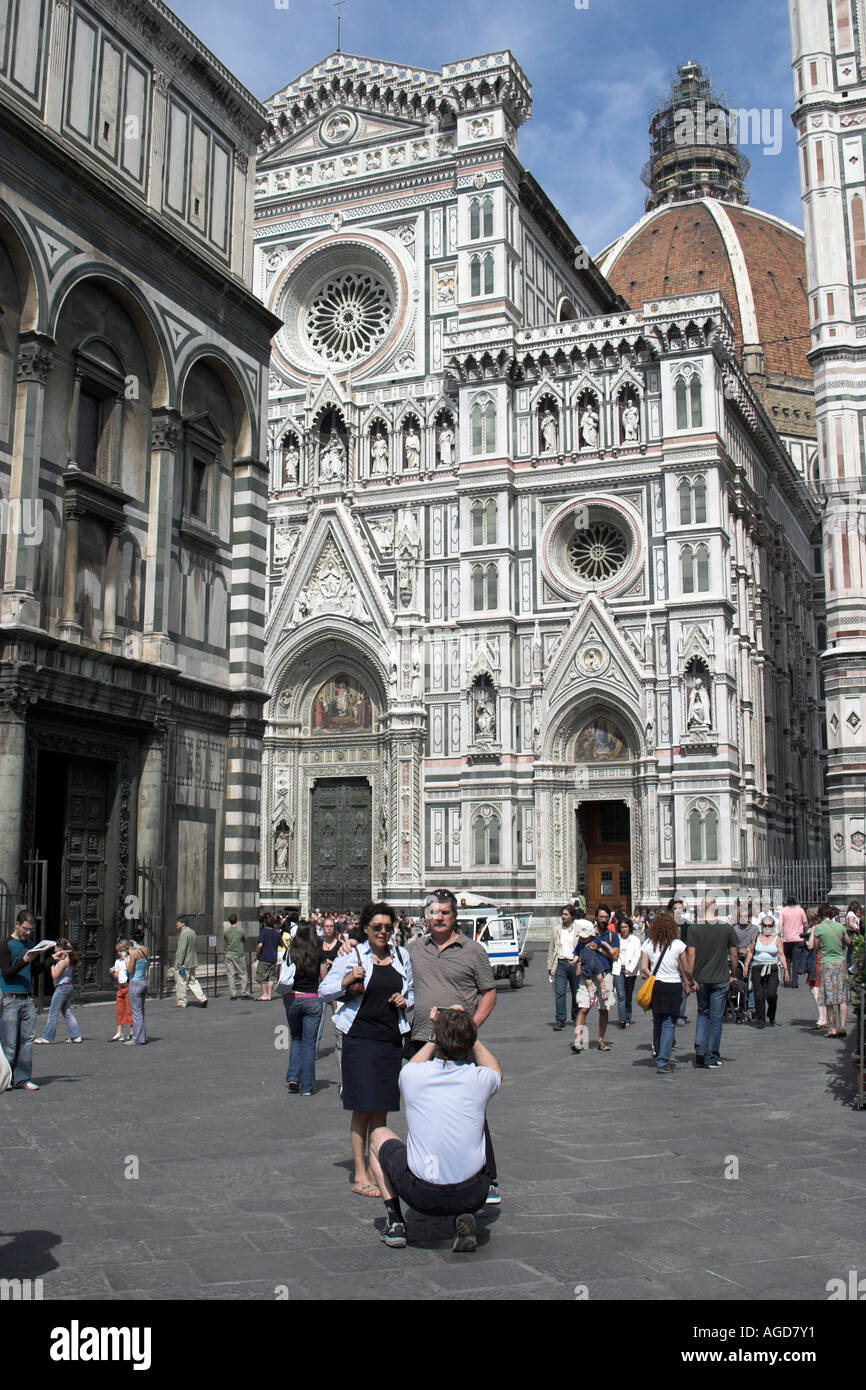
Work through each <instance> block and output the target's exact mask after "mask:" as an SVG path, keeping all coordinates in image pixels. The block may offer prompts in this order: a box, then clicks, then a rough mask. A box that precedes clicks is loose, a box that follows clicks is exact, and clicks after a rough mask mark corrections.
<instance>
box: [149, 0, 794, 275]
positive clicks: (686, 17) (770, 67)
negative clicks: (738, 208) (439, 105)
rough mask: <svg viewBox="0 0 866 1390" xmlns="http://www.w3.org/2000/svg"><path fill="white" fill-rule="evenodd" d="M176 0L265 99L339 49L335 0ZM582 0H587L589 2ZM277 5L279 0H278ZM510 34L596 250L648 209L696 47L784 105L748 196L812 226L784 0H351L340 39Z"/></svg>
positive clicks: (440, 44) (465, 48)
mask: <svg viewBox="0 0 866 1390" xmlns="http://www.w3.org/2000/svg"><path fill="white" fill-rule="evenodd" d="M283 3H284V0H244V2H243V3H240V2H239V0H175V3H174V4H173V6H172V8H173V9H174V11H175V13H176V14H177V15H178V16H179V17H180V18H181V19H182V20H183V22H184V23H185V24H187V25H188V26H189V28H191V29H192V30H193V31H194V33H196V34H197V35H198V36H199V38H201V39H202V40H203V41H204V42H205V43H206V44H207V45H208V47H209V48H210V49H211V50H212V51H213V52H214V53H215V54H216V56H217V57H218V58H220V59H221V60H222V62H224V63H225V64H226V65H227V66H228V67H230V68H231V69H232V71H233V72H234V73H236V75H237V76H238V77H239V78H240V80H241V81H242V82H244V83H245V84H246V86H247V87H249V89H250V90H251V91H252V92H254V93H255V94H256V96H258V97H260V98H263V99H264V98H266V97H269V96H270V95H271V94H272V93H273V92H275V91H276V90H278V88H280V87H282V86H285V84H286V83H287V82H290V81H291V80H292V79H293V78H294V77H296V76H298V74H299V73H301V72H303V71H304V70H305V69H306V68H308V67H310V66H312V64H313V63H315V62H317V61H319V60H320V59H321V58H323V57H325V56H326V55H327V54H328V53H330V52H332V51H333V49H335V48H336V34H337V21H336V16H337V10H336V8H335V6H334V3H333V0H288V8H282V5H283ZM581 3H582V0H581ZM278 6H279V7H278ZM502 48H510V49H511V51H512V53H513V54H514V56H515V57H516V59H517V61H518V62H519V63H520V65H521V67H522V68H523V70H524V72H525V73H526V75H527V77H528V78H529V80H530V82H531V83H532V89H533V115H532V119H531V121H529V122H528V123H527V124H526V125H525V126H523V128H522V130H521V131H520V156H521V159H522V161H523V163H524V164H525V165H526V167H527V168H528V169H530V170H531V171H532V173H533V174H534V175H535V177H536V178H537V179H538V181H539V183H540V184H541V185H542V187H543V188H544V189H545V191H546V192H547V194H548V196H549V197H550V198H551V199H552V201H553V202H554V203H555V204H556V206H557V207H558V208H559V210H560V212H561V213H562V214H563V216H564V217H565V218H566V220H567V221H568V222H569V223H570V224H571V226H572V227H573V228H574V230H575V231H576V233H577V234H578V236H579V237H580V238H581V240H582V241H583V242H584V244H585V245H587V246H588V247H589V249H590V251H591V252H593V253H595V252H598V251H599V250H600V249H601V248H602V247H603V246H605V245H606V244H607V243H608V242H609V241H612V240H613V238H614V237H615V236H617V235H619V233H620V232H623V231H625V230H626V229H627V228H628V227H629V226H630V225H631V224H632V223H633V222H634V221H635V220H636V219H637V218H638V217H639V216H640V215H641V213H642V212H643V197H644V193H645V190H644V188H643V185H642V184H641V182H640V171H641V167H642V165H643V163H644V161H645V160H646V158H647V153H648V138H647V123H648V116H649V112H650V111H651V109H652V107H653V106H654V105H655V103H656V101H657V100H658V98H659V97H660V96H661V95H662V93H663V92H664V91H665V90H666V88H667V84H668V80H669V77H670V74H671V73H672V71H673V70H674V68H675V67H676V64H677V63H678V62H682V61H685V60H686V59H687V58H694V59H695V60H696V61H698V62H701V63H703V64H704V65H705V67H707V68H709V71H710V74H711V76H712V79H713V82H714V84H715V85H716V86H718V87H719V88H721V90H722V91H723V92H724V93H725V94H726V95H727V97H728V98H729V100H730V102H731V103H732V104H733V105H734V106H738V107H758V108H769V109H770V110H771V111H772V110H775V109H776V108H780V109H781V117H780V118H778V119H779V120H780V122H781V130H782V133H783V138H782V148H781V150H780V152H779V153H778V154H776V155H764V154H763V153H762V149H761V147H760V146H749V147H746V148H745V149H744V153H745V154H746V155H747V156H748V158H749V159H750V160H751V164H752V170H751V174H750V176H749V182H748V186H749V190H750V193H751V201H752V206H753V207H757V208H761V209H763V210H764V211H766V212H772V213H775V214H776V215H777V216H779V217H784V218H785V219H786V220H787V221H789V222H793V223H794V224H795V225H796V226H801V225H802V217H801V210H800V189H799V180H798V176H797V164H796V144H795V138H794V137H795V131H794V127H793V126H792V124H791V121H790V112H791V108H792V106H793V102H794V94H793V82H792V76H791V48H790V30H789V25H788V4H787V0H726V2H725V3H724V4H717V3H714V0H588V7H587V8H585V9H577V8H575V0H495V3H490V0H436V3H434V4H424V5H417V4H408V3H405V0H403V3H401V0H346V3H345V6H344V8H343V49H344V51H345V52H347V53H356V54H362V55H363V56H365V57H372V58H382V59H390V60H393V61H395V62H403V63H415V64H418V65H419V66H423V67H432V68H439V67H441V66H442V64H443V63H446V62H450V61H453V60H454V59H456V58H468V57H473V56H475V55H476V54H479V53H488V52H492V51H493V50H496V49H502Z"/></svg>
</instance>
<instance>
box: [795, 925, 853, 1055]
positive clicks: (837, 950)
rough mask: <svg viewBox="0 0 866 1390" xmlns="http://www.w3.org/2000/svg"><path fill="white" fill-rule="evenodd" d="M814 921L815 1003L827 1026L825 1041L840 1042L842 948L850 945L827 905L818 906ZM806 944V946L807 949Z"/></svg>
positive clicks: (844, 988) (844, 1003)
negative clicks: (816, 956) (817, 967)
mask: <svg viewBox="0 0 866 1390" xmlns="http://www.w3.org/2000/svg"><path fill="white" fill-rule="evenodd" d="M818 916H819V918H820V921H818V922H817V923H816V924H815V926H814V927H813V928H812V937H813V938H814V941H815V943H816V945H817V947H818V950H819V952H820V983H819V987H818V1003H819V1005H821V1004H823V1006H824V1011H825V1017H826V1019H827V1023H828V1025H829V1027H828V1029H827V1032H826V1033H825V1034H824V1037H825V1038H844V1037H846V1036H847V1034H846V1030H845V1023H846V1021H847V1017H848V966H847V963H846V959H845V951H846V947H848V946H850V945H851V941H852V937H851V933H850V932H849V931H848V930H847V929H846V926H845V923H844V922H837V921H836V920H835V918H834V916H833V909H832V907H831V906H830V904H829V903H821V905H820V907H819V908H818ZM808 944H809V943H808V942H807V943H806V945H807V947H808Z"/></svg>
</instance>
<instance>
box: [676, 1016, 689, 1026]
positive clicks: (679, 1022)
mask: <svg viewBox="0 0 866 1390" xmlns="http://www.w3.org/2000/svg"><path fill="white" fill-rule="evenodd" d="M687 1023H688V1019H687V1018H678V1019H677V1027H678V1028H685V1026H686V1024H687Z"/></svg>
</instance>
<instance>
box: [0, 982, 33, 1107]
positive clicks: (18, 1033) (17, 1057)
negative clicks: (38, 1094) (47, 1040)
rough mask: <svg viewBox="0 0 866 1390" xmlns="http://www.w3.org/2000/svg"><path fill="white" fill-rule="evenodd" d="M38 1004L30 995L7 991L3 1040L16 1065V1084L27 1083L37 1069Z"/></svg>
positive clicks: (1, 1026)
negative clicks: (34, 1062)
mask: <svg viewBox="0 0 866 1390" xmlns="http://www.w3.org/2000/svg"><path fill="white" fill-rule="evenodd" d="M35 1037H36V1003H35V1001H34V999H33V997H32V995H30V994H4V995H3V1013H2V1016H0V1042H2V1045H3V1051H4V1052H5V1053H6V1061H7V1062H8V1063H9V1065H10V1067H11V1068H12V1085H13V1086H23V1085H24V1082H25V1081H29V1080H30V1075H31V1072H32V1071H33V1039H34V1038H35Z"/></svg>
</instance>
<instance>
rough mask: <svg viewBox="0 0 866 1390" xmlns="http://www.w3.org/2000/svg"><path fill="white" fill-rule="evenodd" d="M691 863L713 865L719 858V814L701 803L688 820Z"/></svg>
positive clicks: (709, 806)
mask: <svg viewBox="0 0 866 1390" xmlns="http://www.w3.org/2000/svg"><path fill="white" fill-rule="evenodd" d="M686 829H687V836H686V839H687V844H688V855H689V863H691V864H712V863H714V862H715V861H716V860H718V857H719V814H718V812H717V811H716V809H715V807H713V806H711V805H710V804H709V802H706V801H700V802H698V804H697V806H695V807H693V808H692V810H691V811H689V814H688V816H687V818H686Z"/></svg>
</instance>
